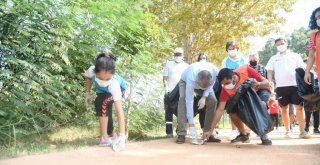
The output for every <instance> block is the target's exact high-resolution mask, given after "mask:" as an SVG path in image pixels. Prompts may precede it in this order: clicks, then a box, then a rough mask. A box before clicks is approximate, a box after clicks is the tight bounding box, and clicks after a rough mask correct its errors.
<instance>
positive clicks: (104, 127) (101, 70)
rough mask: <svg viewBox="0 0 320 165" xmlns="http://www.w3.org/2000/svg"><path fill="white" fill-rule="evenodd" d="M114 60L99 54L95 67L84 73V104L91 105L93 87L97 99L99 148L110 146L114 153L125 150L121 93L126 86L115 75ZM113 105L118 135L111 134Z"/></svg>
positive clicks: (109, 56)
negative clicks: (113, 106)
mask: <svg viewBox="0 0 320 165" xmlns="http://www.w3.org/2000/svg"><path fill="white" fill-rule="evenodd" d="M115 61H116V58H115V57H114V56H113V55H112V54H104V53H102V54H99V55H98V56H97V58H96V62H95V66H92V67H90V68H89V69H88V70H87V71H86V72H85V73H84V75H85V77H86V94H85V104H86V107H88V106H89V105H90V104H91V101H90V100H91V98H90V91H91V87H92V86H95V89H96V93H97V98H96V99H95V110H96V116H97V117H98V120H99V124H100V143H99V145H100V146H112V147H113V149H114V150H115V151H122V150H124V149H125V139H126V137H125V119H124V114H123V110H122V101H121V98H122V94H123V93H122V92H123V91H124V90H125V88H126V85H125V82H124V80H123V79H122V78H121V77H120V76H119V75H118V74H116V73H115V70H116V68H115ZM113 103H114V105H115V109H116V112H117V117H118V124H119V134H118V136H117V137H116V135H114V133H113V122H112V104H113ZM108 134H109V135H108Z"/></svg>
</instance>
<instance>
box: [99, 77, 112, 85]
mask: <svg viewBox="0 0 320 165" xmlns="http://www.w3.org/2000/svg"><path fill="white" fill-rule="evenodd" d="M96 82H97V83H98V85H99V86H101V87H107V86H109V85H110V84H111V82H112V79H111V80H107V81H104V80H100V79H98V78H97V77H96Z"/></svg>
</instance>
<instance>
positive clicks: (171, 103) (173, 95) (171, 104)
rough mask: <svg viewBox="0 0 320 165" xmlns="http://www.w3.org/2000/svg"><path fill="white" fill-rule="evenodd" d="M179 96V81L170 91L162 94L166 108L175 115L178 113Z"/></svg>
mask: <svg viewBox="0 0 320 165" xmlns="http://www.w3.org/2000/svg"><path fill="white" fill-rule="evenodd" d="M179 96H180V94H179V83H178V84H177V85H176V87H174V89H173V90H172V91H171V92H169V93H167V94H165V95H164V102H165V105H166V106H167V109H168V110H169V111H171V112H172V113H173V114H174V115H175V116H177V114H178V103H179Z"/></svg>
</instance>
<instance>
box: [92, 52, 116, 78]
mask: <svg viewBox="0 0 320 165" xmlns="http://www.w3.org/2000/svg"><path fill="white" fill-rule="evenodd" d="M116 60H117V58H116V57H115V56H114V55H113V54H109V53H108V54H107V53H101V54H99V55H98V56H97V58H96V64H95V68H94V72H95V73H99V72H100V71H103V70H104V71H110V72H111V73H112V74H114V73H115V72H116V67H115V61H116Z"/></svg>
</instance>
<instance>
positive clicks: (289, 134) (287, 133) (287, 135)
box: [284, 131, 292, 138]
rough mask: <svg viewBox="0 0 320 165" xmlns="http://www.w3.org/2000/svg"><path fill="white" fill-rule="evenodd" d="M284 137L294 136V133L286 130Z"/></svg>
mask: <svg viewBox="0 0 320 165" xmlns="http://www.w3.org/2000/svg"><path fill="white" fill-rule="evenodd" d="M284 137H285V138H292V133H291V132H289V131H288V132H286V133H285V134H284Z"/></svg>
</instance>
